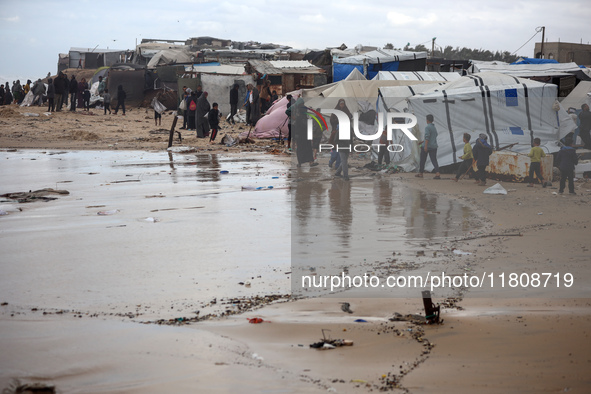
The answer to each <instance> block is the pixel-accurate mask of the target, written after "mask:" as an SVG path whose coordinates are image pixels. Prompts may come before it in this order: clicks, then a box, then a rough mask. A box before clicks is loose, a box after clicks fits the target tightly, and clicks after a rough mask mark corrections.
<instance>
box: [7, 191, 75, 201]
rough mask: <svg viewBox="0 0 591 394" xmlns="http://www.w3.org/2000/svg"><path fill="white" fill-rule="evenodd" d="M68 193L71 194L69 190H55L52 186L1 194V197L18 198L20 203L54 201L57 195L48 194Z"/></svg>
mask: <svg viewBox="0 0 591 394" xmlns="http://www.w3.org/2000/svg"><path fill="white" fill-rule="evenodd" d="M55 194H59V195H68V194H70V192H69V191H67V190H54V189H51V188H46V189H40V190H35V191H31V190H29V191H28V192H17V193H6V194H2V195H0V197H4V198H8V199H10V200H16V201H18V202H19V203H25V202H33V201H52V200H57V197H48V195H55Z"/></svg>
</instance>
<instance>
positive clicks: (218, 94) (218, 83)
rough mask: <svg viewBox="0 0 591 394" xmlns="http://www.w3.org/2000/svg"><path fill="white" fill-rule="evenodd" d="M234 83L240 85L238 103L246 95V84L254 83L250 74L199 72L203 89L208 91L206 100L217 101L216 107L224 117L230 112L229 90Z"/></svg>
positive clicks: (242, 100)
mask: <svg viewBox="0 0 591 394" xmlns="http://www.w3.org/2000/svg"><path fill="white" fill-rule="evenodd" d="M235 83H238V85H239V86H240V87H241V88H240V89H239V94H238V103H242V102H244V97H246V85H248V84H249V83H252V84H254V78H253V77H252V75H221V74H201V85H202V87H203V91H205V92H207V93H208V96H207V100H208V101H209V103H210V104H213V103H214V102H216V103H218V106H219V108H218V109H219V111H220V112H221V113H222V114H223V116H224V118H225V117H226V115H228V114H229V113H230V90H231V89H232V87H233V86H234V84H235Z"/></svg>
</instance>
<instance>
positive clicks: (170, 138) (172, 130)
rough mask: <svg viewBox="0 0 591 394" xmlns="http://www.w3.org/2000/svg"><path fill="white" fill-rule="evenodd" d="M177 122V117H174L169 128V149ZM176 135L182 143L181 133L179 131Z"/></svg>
mask: <svg viewBox="0 0 591 394" xmlns="http://www.w3.org/2000/svg"><path fill="white" fill-rule="evenodd" d="M177 120H178V117H177V115H176V114H175V115H174V119H173V121H172V127H171V128H170V135H169V136H168V147H169V148H170V147H171V146H172V139H173V138H174V128H175V127H176V122H177ZM177 133H178V134H179V141H181V142H183V139H182V138H181V133H180V132H179V131H177Z"/></svg>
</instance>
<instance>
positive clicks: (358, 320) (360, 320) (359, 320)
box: [355, 319, 367, 323]
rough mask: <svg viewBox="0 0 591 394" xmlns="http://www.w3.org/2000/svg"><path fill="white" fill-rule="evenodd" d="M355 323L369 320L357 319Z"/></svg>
mask: <svg viewBox="0 0 591 394" xmlns="http://www.w3.org/2000/svg"><path fill="white" fill-rule="evenodd" d="M355 323H367V320H364V319H357V320H355Z"/></svg>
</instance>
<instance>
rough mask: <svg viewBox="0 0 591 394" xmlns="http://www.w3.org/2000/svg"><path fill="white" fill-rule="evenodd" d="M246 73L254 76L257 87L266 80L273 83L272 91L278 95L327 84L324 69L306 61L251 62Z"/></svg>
mask: <svg viewBox="0 0 591 394" xmlns="http://www.w3.org/2000/svg"><path fill="white" fill-rule="evenodd" d="M245 69H246V72H247V73H249V74H253V75H254V76H255V79H256V81H257V85H262V84H263V82H264V81H265V80H269V81H270V82H271V86H270V88H271V91H273V90H275V91H276V92H277V94H278V95H284V94H285V92H292V91H294V90H296V87H297V86H300V87H301V88H313V87H316V86H321V85H325V84H326V81H327V79H326V73H325V72H324V70H323V69H321V68H319V67H316V66H314V65H312V64H311V63H310V62H308V61H306V60H277V61H268V60H249V61H248V62H247V64H246V66H245Z"/></svg>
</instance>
